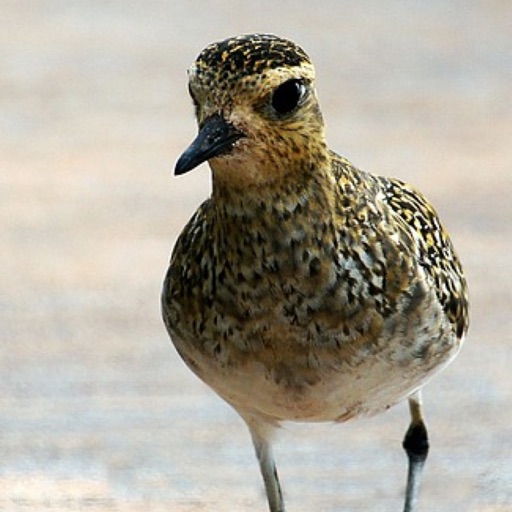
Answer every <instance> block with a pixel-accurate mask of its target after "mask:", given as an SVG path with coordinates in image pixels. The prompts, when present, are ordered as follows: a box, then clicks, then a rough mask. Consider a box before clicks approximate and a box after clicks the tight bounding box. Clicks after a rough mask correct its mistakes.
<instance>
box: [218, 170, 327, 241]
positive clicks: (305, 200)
mask: <svg viewBox="0 0 512 512" xmlns="http://www.w3.org/2000/svg"><path fill="white" fill-rule="evenodd" d="M335 185H336V184H335V179H334V176H333V175H332V172H331V170H330V166H328V165H323V166H321V167H317V168H314V169H312V168H310V169H302V170H300V171H297V172H295V173H288V174H287V175H286V176H282V177H281V179H275V180H273V181H271V182H266V183H258V184H247V185H246V187H245V188H240V187H234V186H231V184H230V183H229V182H225V181H223V180H216V179H215V173H214V178H213V190H212V204H213V207H214V211H215V217H216V223H217V227H218V228H220V229H222V230H223V231H224V230H226V229H232V230H235V231H248V230H251V229H253V227H254V226H255V225H257V226H259V227H262V226H265V225H268V229H269V230H275V229H276V228H277V229H284V228H285V226H286V225H288V224H290V225H292V223H289V222H288V221H289V220H290V219H292V218H294V219H295V220H297V219H298V218H299V217H302V218H304V220H305V221H306V222H307V221H308V218H309V219H311V218H312V217H318V216H319V215H323V216H328V215H329V212H334V201H335V199H334V195H335V189H336V186H335Z"/></svg>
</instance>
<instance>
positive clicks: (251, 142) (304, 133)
mask: <svg viewBox="0 0 512 512" xmlns="http://www.w3.org/2000/svg"><path fill="white" fill-rule="evenodd" d="M314 79H315V72H314V68H313V65H312V63H311V61H310V59H309V57H308V55H307V54H306V53H305V52H304V50H302V49H301V48H300V47H299V46H297V45H296V44H295V43H293V42H291V41H287V40H285V39H281V38H279V37H276V36H273V35H263V34H252V35H243V36H238V37H233V38H230V39H226V40H224V41H221V42H218V43H213V44H211V45H209V46H208V47H206V48H205V49H204V50H203V51H202V52H201V53H200V54H199V56H198V57H197V59H196V61H195V63H194V64H193V65H192V67H191V68H190V69H189V91H190V95H191V97H192V100H193V102H194V106H195V113H196V118H197V122H198V125H199V133H198V135H197V137H196V139H195V140H194V141H193V142H192V144H191V145H190V146H189V147H188V149H186V150H185V152H184V153H183V154H182V155H181V157H180V159H179V160H178V162H177V163H176V169H175V173H176V174H184V173H186V172H188V171H190V170H192V169H194V168H195V167H196V166H198V165H199V164H201V163H202V162H204V161H208V162H209V163H210V166H211V168H212V171H213V174H214V179H215V180H216V181H217V180H218V181H223V182H227V183H229V184H230V185H232V186H237V187H242V188H243V187H245V186H250V185H254V184H256V185H257V184H260V183H269V182H272V181H275V180H278V179H281V178H282V177H283V176H285V175H287V174H289V173H293V172H299V171H300V170H305V171H307V170H309V169H311V168H314V167H316V166H318V165H319V164H321V160H322V159H326V158H327V154H328V151H327V148H326V145H325V139H324V125H323V120H322V115H321V113H320V109H319V106H318V100H317V96H316V91H315V87H314Z"/></svg>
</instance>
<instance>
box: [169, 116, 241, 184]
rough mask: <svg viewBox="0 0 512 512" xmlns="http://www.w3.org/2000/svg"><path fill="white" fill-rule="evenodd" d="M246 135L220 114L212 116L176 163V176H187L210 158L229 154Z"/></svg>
mask: <svg viewBox="0 0 512 512" xmlns="http://www.w3.org/2000/svg"><path fill="white" fill-rule="evenodd" d="M241 137H244V134H243V133H242V132H241V131H239V130H237V129H236V128H235V127H234V126H233V125H232V124H229V123H228V122H227V121H226V120H225V119H224V118H223V117H222V116H221V115H220V114H214V115H212V116H210V117H209V118H208V119H206V121H205V122H204V123H203V125H202V126H201V128H200V129H199V133H198V134H197V137H196V138H195V140H194V142H192V144H190V146H189V147H188V148H187V149H186V150H185V152H184V153H183V154H182V155H181V156H180V158H179V160H178V161H177V162H176V167H175V168H174V174H176V175H179V174H185V173H186V172H188V171H191V170H192V169H194V167H197V166H198V165H199V164H202V163H203V162H206V160H209V159H210V158H213V157H215V156H219V155H221V154H225V153H228V152H229V150H230V149H231V148H232V147H233V144H234V143H235V142H236V141H237V140H238V139H240V138H241Z"/></svg>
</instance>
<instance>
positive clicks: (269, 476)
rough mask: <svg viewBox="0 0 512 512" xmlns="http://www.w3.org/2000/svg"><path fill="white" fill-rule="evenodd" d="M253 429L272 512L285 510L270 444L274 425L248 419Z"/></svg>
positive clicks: (250, 428) (252, 434) (254, 441)
mask: <svg viewBox="0 0 512 512" xmlns="http://www.w3.org/2000/svg"><path fill="white" fill-rule="evenodd" d="M246 421H247V425H248V426H249V430H250V431H251V436H252V442H253V445H254V449H255V451H256V457H257V458H258V462H259V464H260V471H261V475H262V476H263V481H264V482H265V491H266V493H267V500H268V505H269V508H270V512H285V509H284V501H283V495H282V493H281V486H280V484H279V478H278V476H277V469H276V465H275V463H274V455H273V453H272V446H271V444H270V437H271V434H272V430H273V427H272V426H269V425H265V424H262V423H260V422H253V421H251V420H246Z"/></svg>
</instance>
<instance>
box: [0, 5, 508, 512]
mask: <svg viewBox="0 0 512 512" xmlns="http://www.w3.org/2000/svg"><path fill="white" fill-rule="evenodd" d="M511 16H512V9H511V7H510V2H508V1H507V0H503V1H498V0H494V1H493V0H490V1H489V0H485V1H484V0H476V1H468V2H466V1H463V0H457V1H441V0H433V1H432V2H420V1H419V0H417V1H412V2H400V1H399V0H391V1H389V2H380V3H377V2H371V1H369V0H363V1H362V2H348V1H334V0H332V1H327V2H320V3H313V2H302V1H299V2H291V1H284V2H275V1H267V0H263V1H261V2H251V3H249V2H244V3H242V2H237V3H235V2H229V1H220V0H219V1H213V2H206V1H198V2H185V1H175V2H166V1H156V0H150V1H147V2H136V1H134V0H125V1H120V0H119V1H115V0H112V1H106V2H100V1H97V0H90V1H66V2H65V1H50V0H39V1H36V0H34V1H14V0H12V1H6V0H0V25H1V30H0V233H1V245H0V248H1V251H0V282H1V290H2V295H1V297H0V343H1V344H0V407H1V412H0V450H1V452H0V509H1V510H9V511H24V510H41V511H46V510H66V511H74V510H98V511H114V510H125V511H128V512H132V511H137V512H140V511H164V510H165V511H172V512H196V511H197V512H202V511H212V510H214V511H220V512H233V511H252V510H259V511H263V510H266V508H265V507H266V504H265V502H264V497H263V493H262V486H261V481H260V476H259V474H258V470H257V467H256V462H255V460H254V457H253V453H252V448H251V446H250V442H249V436H248V433H247V432H246V429H245V426H244V425H243V424H242V422H241V420H240V419H239V418H238V417H237V416H236V415H235V413H234V412H232V411H231V410H230V409H229V407H228V406H227V405H225V404H224V403H223V402H221V401H220V400H219V399H218V398H217V397H216V396H214V395H213V393H212V392H210V391H209V390H208V389H207V388H206V387H205V386H203V385H202V384H201V383H200V382H199V381H198V380H197V379H196V377H195V376H193V375H192V374H191V373H190V372H189V371H188V370H187V369H186V368H185V366H184V365H183V364H182V362H181V361H180V360H179V358H178V356H177V355H176V353H175V352H174V349H173V348H172V347H171V345H170V343H169V341H168V339H167V335H166V333H165V332H164V328H163V326H162V324H161V321H160V314H159V294H160V286H161V280H162V277H163V274H164V271H165V268H166V265H167V260H168V256H169V252H170V249H171V247H172V244H173V243H174V240H175V237H176V236H177V234H178V233H179V230H180V229H181V227H182V226H183V224H184V223H185V222H186V220H187V219H188V218H189V216H190V215H191V213H192V212H193V210H194V209H195V207H196V206H197V205H198V204H199V203H200V201H201V200H202V199H203V198H205V197H206V196H207V194H208V191H209V178H208V171H207V167H206V166H202V168H201V169H199V170H197V171H196V172H194V173H191V174H190V175H187V176H185V177H182V178H179V179H178V178H174V177H173V176H172V172H171V171H172V167H173V165H174V161H175V159H176V157H177V156H178V155H179V153H180V151H181V150H182V149H183V148H184V147H185V146H186V145H187V143H188V142H189V141H190V140H191V138H192V137H193V136H194V134H195V126H194V122H193V118H192V108H191V106H190V104H189V103H190V102H189V100H188V97H187V93H186V74H185V70H186V68H187V67H188V65H189V64H190V63H191V62H192V61H193V59H194V57H195V56H196V54H197V53H198V52H199V51H200V50H201V49H202V48H203V47H204V46H205V44H207V43H208V42H211V41H213V40H217V39H220V38H224V37H226V36H229V35H233V34H236V33H242V32H255V31H265V32H274V33H278V34H280V35H283V36H286V37H289V38H292V39H294V40H296V41H297V42H299V43H300V44H301V45H303V46H304V47H305V49H306V50H307V51H308V52H309V53H310V55H311V56H312V57H313V59H314V61H315V63H316V67H317V74H318V87H319V94H320V98H321V102H322V105H323V109H324V113H325V118H326V121H327V125H328V138H329V141H330V142H331V145H332V147H333V148H335V149H337V150H338V151H339V152H341V153H342V154H344V155H345V156H347V157H348V158H350V159H351V160H352V161H353V162H354V163H356V164H357V165H359V166H360V167H362V168H365V169H367V170H374V171H376V172H379V173H382V174H387V175H393V176H397V177H400V178H402V179H405V180H407V181H409V182H411V183H413V184H415V185H416V186H417V187H419V188H420V189H421V190H423V191H424V193H425V194H426V195H427V197H429V198H430V199H431V200H432V202H433V203H434V204H435V205H436V207H437V209H438V210H439V212H440V213H441V216H442V218H443V220H444V222H445V224H446V225H447V227H448V228H449V231H450V232H451V234H452V237H453V240H454V242H455V244H456V246H457V248H458V251H459V253H460V256H461V258H462V260H463V262H464V264H465V267H466V272H467V276H468V279H469V284H470V291H471V299H472V319H471V320H472V325H471V329H470V333H469V336H468V339H467V344H466V346H465V347H464V349H463V351H462V353H461V354H460V356H459V358H458V359H457V360H456V362H455V363H454V364H453V365H452V366H451V367H450V368H449V369H448V370H447V371H445V372H444V373H443V374H442V375H441V376H439V377H438V378H436V379H435V381H433V382H432V383H431V384H430V385H429V386H428V387H427V389H426V390H425V402H426V403H425V406H426V413H427V418H428V421H429V427H430V435H431V441H432V450H431V456H430V458H429V461H428V464H427V468H426V473H425V480H424V488H423V493H422V501H423V506H422V510H425V511H426V510H436V511H438V512H443V511H444V512H451V511H453V510H458V511H459V510H460V511H462V510H464V511H470V512H476V511H478V512H498V511H499V512H504V511H510V510H512V408H511V405H510V404H511V399H512V378H511V370H510V368H511V342H512V320H511V315H510V312H511V311H510V310H511V297H512V273H511V270H512V264H511V259H510V251H511V249H512V243H511V238H512V202H511V200H510V195H511V193H512V147H511V146H512V88H511V84H512V80H511V79H512V76H511V75H512V71H511V70H512V52H511V47H510V43H511V36H510V31H509V30H508V29H509V28H510V24H509V22H510V19H511ZM407 421H408V417H407V410H406V406H405V405H403V404H402V405H400V406H398V407H396V408H394V409H393V410H391V411H390V412H388V413H387V414H385V415H383V416H380V417H376V418H372V419H368V420H362V421H358V422H353V423H348V424H345V425H339V426H322V425H318V426H308V427H305V426H301V427H300V428H297V427H290V428H289V429H288V428H287V429H286V430H285V431H283V434H282V436H281V440H280V442H279V444H278V446H277V459H278V467H279V469H280V472H281V476H282V481H283V485H284V489H285V494H286V497H287V503H288V509H289V510H290V511H291V512H305V511H313V510H314V511H315V512H317V511H320V512H323V511H334V510H345V511H354V512H355V511H363V510H364V511H367V510H368V511H370V510H371V511H382V510H400V508H401V501H402V497H401V496H402V490H403V484H404V479H405V456H404V455H403V453H402V450H401V447H400V442H401V438H402V435H403V433H404V431H405V428H406V426H407Z"/></svg>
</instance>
